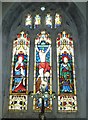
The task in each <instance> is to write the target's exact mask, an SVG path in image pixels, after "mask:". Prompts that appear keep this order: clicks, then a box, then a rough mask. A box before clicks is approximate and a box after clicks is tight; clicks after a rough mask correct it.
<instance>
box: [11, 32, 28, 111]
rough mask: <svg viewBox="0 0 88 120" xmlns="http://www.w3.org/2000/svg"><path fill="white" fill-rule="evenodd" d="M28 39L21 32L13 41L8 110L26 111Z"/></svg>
mask: <svg viewBox="0 0 88 120" xmlns="http://www.w3.org/2000/svg"><path fill="white" fill-rule="evenodd" d="M29 48H30V39H29V37H28V36H27V34H25V33H24V32H23V31H22V32H21V33H20V34H18V35H17V38H16V40H14V41H13V53H12V68H11V78H10V97H9V110H27V97H28V96H27V95H28V69H29Z"/></svg>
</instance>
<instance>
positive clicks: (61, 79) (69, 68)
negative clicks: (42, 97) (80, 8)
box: [56, 31, 77, 111]
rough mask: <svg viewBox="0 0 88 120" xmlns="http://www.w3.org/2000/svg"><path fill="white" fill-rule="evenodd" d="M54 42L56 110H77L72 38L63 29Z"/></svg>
mask: <svg viewBox="0 0 88 120" xmlns="http://www.w3.org/2000/svg"><path fill="white" fill-rule="evenodd" d="M56 42H57V76H58V79H57V80H58V111H77V97H76V79H75V67H74V46H73V40H72V38H71V37H70V35H69V34H67V33H66V32H65V31H63V32H62V33H60V34H59V37H58V38H57V41H56Z"/></svg>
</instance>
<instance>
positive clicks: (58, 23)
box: [55, 13, 62, 28]
mask: <svg viewBox="0 0 88 120" xmlns="http://www.w3.org/2000/svg"><path fill="white" fill-rule="evenodd" d="M61 22H62V17H61V15H59V14H58V13H56V15H55V28H58V27H60V26H61Z"/></svg>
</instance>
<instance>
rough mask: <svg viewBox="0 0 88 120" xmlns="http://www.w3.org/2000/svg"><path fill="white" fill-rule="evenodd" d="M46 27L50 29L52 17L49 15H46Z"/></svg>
mask: <svg viewBox="0 0 88 120" xmlns="http://www.w3.org/2000/svg"><path fill="white" fill-rule="evenodd" d="M45 20H46V25H47V26H48V27H50V28H52V16H51V15H50V13H48V14H47V16H46V19H45Z"/></svg>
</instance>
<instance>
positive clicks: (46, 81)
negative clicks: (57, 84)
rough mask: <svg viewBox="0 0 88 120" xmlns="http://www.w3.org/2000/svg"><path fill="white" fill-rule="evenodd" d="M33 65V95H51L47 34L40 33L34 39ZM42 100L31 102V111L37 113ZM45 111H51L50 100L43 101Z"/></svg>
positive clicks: (49, 44)
mask: <svg viewBox="0 0 88 120" xmlns="http://www.w3.org/2000/svg"><path fill="white" fill-rule="evenodd" d="M34 62H35V64H34V93H42V92H46V93H49V94H52V70H51V66H52V65H51V39H50V38H49V34H47V33H46V32H45V31H42V32H41V33H40V34H38V35H37V38H36V39H35V61H34ZM41 106H42V98H39V99H35V98H34V100H33V109H34V110H35V111H39V110H40V108H41ZM44 106H45V110H46V111H51V110H52V98H50V99H47V98H45V99H44Z"/></svg>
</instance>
